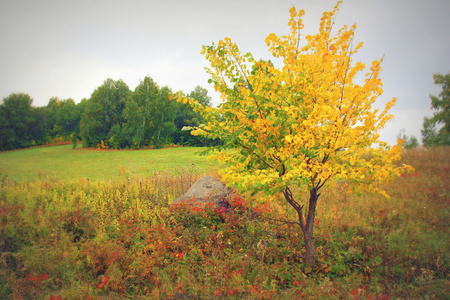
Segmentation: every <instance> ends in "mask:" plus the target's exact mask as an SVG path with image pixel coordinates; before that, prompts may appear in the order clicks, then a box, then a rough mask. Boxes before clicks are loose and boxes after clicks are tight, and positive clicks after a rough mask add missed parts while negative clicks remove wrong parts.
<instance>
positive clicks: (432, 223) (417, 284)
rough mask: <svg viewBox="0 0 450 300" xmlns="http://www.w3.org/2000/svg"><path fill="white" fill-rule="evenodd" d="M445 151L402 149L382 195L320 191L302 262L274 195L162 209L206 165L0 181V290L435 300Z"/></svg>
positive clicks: (48, 295)
mask: <svg viewBox="0 0 450 300" xmlns="http://www.w3.org/2000/svg"><path fill="white" fill-rule="evenodd" d="M135 153H136V152H135ZM449 157H450V156H449V149H448V148H435V149H426V150H424V149H415V150H410V151H407V152H405V153H404V155H403V162H404V163H407V164H410V165H412V166H413V167H415V169H416V172H415V173H413V174H410V175H405V176H402V177H400V178H398V179H397V180H395V181H394V182H393V183H392V184H390V185H389V186H388V187H387V191H388V193H389V194H390V195H391V197H392V198H391V200H387V199H385V198H383V197H380V196H374V195H362V196H360V197H357V196H353V195H351V194H349V193H347V188H346V187H345V185H344V184H336V185H335V186H334V187H333V188H331V189H329V190H327V191H324V192H323V194H322V196H321V199H320V201H321V205H320V207H319V208H318V213H317V220H316V227H315V228H316V232H315V236H316V245H317V251H318V267H317V268H316V269H314V270H312V269H309V268H306V267H305V265H304V262H303V257H304V251H303V249H304V246H303V245H302V244H300V243H299V241H300V240H301V239H299V238H298V236H297V235H298V233H299V230H298V228H296V226H297V225H294V224H291V223H289V222H280V221H279V220H285V221H287V220H295V217H294V216H295V215H294V213H293V212H292V211H290V210H289V208H288V207H287V206H285V205H284V202H283V201H282V199H273V201H264V199H262V198H254V199H250V198H246V197H236V198H235V199H234V201H232V203H231V205H232V207H233V209H232V211H231V212H225V211H221V210H216V209H213V208H205V209H196V208H193V207H191V206H187V207H174V206H171V205H170V204H171V202H172V200H173V199H174V198H175V197H177V196H178V195H180V194H182V193H183V192H184V191H185V190H186V189H187V188H188V187H189V186H190V185H191V184H192V183H193V182H194V181H195V180H196V179H197V178H198V177H200V176H201V175H203V174H204V173H205V171H201V172H192V171H191V172H189V171H187V170H184V171H181V170H180V172H178V173H175V172H166V173H162V172H159V173H154V175H153V176H137V175H135V176H132V177H130V176H128V175H129V174H125V175H124V176H123V177H122V178H120V179H117V180H113V181H101V180H98V181H92V180H90V181H88V180H86V179H82V178H78V179H67V180H59V179H57V178H56V177H54V176H52V177H46V178H44V177H41V178H40V179H38V180H32V181H29V182H24V181H12V180H10V179H6V178H5V177H4V178H3V179H2V181H1V184H0V187H1V190H0V298H2V299H5V298H10V299H65V298H66V299H115V298H132V299H141V298H160V299H270V298H273V299H292V298H301V297H304V298H307V299H311V298H312V299H314V298H316V299H320V298H322V299H324V298H326V299H333V298H335V299H338V298H345V299H388V298H391V297H392V298H403V299H411V298H440V299H443V298H446V297H447V296H448V295H449V294H450V290H449V278H448V273H449V253H448V249H449V242H448V236H449V227H448V224H449V209H448V205H449V199H450V194H449V191H448V187H449V186H450V184H449V179H448V178H449V170H450V158H449ZM212 174H213V175H214V172H212ZM216 176H217V175H216ZM344 203H345V209H344V205H343V204H344Z"/></svg>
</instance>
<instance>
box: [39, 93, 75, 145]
mask: <svg viewBox="0 0 450 300" xmlns="http://www.w3.org/2000/svg"><path fill="white" fill-rule="evenodd" d="M46 110H47V115H48V121H49V130H50V135H51V137H53V138H57V137H62V138H63V139H64V140H70V139H71V137H72V136H73V135H77V136H78V135H79V131H80V121H81V113H82V111H81V110H80V109H79V107H78V106H77V104H76V103H75V101H74V100H73V99H70V98H69V99H66V100H59V99H58V98H57V97H53V98H51V99H50V100H49V102H48V104H47V107H46Z"/></svg>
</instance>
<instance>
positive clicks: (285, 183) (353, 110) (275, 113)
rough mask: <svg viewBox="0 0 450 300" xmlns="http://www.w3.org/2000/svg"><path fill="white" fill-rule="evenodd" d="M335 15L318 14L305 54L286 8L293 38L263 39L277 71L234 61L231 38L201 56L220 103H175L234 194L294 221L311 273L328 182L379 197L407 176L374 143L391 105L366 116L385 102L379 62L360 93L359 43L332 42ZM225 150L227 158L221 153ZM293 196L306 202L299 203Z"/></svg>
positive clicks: (297, 14) (345, 36)
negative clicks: (281, 202)
mask: <svg viewBox="0 0 450 300" xmlns="http://www.w3.org/2000/svg"><path fill="white" fill-rule="evenodd" d="M339 3H340V2H339ZM337 9H338V5H337V6H336V7H335V9H334V10H333V11H332V12H325V13H324V14H323V17H322V19H321V23H320V28H319V33H317V34H315V35H308V36H306V40H307V43H306V45H304V46H303V45H301V44H300V41H301V39H300V37H301V34H300V32H301V29H302V28H303V23H302V19H301V16H302V15H303V14H304V12H303V11H297V10H296V9H295V8H294V7H292V8H291V10H290V14H291V18H290V20H289V23H288V24H289V26H290V28H291V31H292V33H291V34H290V35H287V36H282V37H278V36H276V35H275V34H273V33H272V34H270V35H269V36H268V37H267V38H266V43H267V45H268V46H269V50H270V51H271V52H272V55H273V56H274V57H276V58H277V59H279V60H280V61H281V62H283V63H282V66H281V67H280V68H276V67H274V66H272V65H271V64H270V63H268V62H264V61H262V62H261V61H260V62H257V61H255V60H254V59H253V57H252V55H251V53H247V54H245V55H242V54H241V52H240V51H239V49H238V46H237V45H236V44H235V43H233V42H231V40H230V39H229V38H225V39H224V40H221V41H219V43H218V44H217V45H214V44H213V45H211V46H203V51H202V53H203V54H204V55H205V56H206V58H207V59H208V60H209V62H210V64H211V68H212V69H210V70H209V71H208V72H209V74H210V75H211V79H210V82H213V83H214V88H215V89H216V90H217V91H219V92H220V94H221V98H222V101H223V103H222V104H221V105H220V106H219V107H218V108H211V107H207V106H203V105H200V104H199V103H197V102H196V101H195V100H193V99H179V101H181V102H189V103H191V104H192V106H193V107H194V109H195V110H197V111H201V112H202V114H203V116H204V117H205V123H204V124H203V125H200V126H199V127H198V128H197V129H196V130H195V131H194V132H193V134H200V135H203V136H207V137H211V138H222V139H223V140H224V145H221V146H219V147H215V149H214V150H215V151H214V152H213V157H215V158H216V159H218V160H219V161H221V162H223V163H225V164H227V168H226V169H225V171H224V172H223V179H224V180H225V181H226V182H228V183H229V184H231V185H233V186H235V187H236V188H237V189H239V190H240V191H242V192H244V191H251V192H252V193H257V192H262V193H264V194H266V195H269V196H273V195H275V194H282V195H283V196H284V198H285V200H286V202H287V203H288V204H289V205H290V207H291V208H293V209H294V211H295V212H296V215H297V216H296V218H297V221H296V223H297V224H298V226H299V227H300V229H301V231H302V233H303V241H304V244H305V249H306V258H305V263H306V265H307V266H310V267H313V266H314V265H315V262H316V249H315V245H314V234H313V229H314V221H315V215H316V207H317V204H318V201H319V197H320V192H321V189H322V188H323V187H325V186H326V185H328V184H329V183H330V182H332V181H333V180H336V181H335V182H347V183H353V184H352V186H354V187H355V189H357V188H359V189H360V191H366V192H367V191H376V192H379V193H381V194H383V195H386V193H385V192H384V191H383V190H382V186H381V185H380V184H381V183H384V182H385V181H388V180H390V179H392V178H394V177H396V176H399V175H400V174H401V173H403V172H404V171H405V169H408V167H406V166H404V167H397V165H396V162H397V161H398V160H399V159H400V155H401V141H399V142H398V144H397V145H396V146H394V147H390V146H389V145H388V144H387V143H385V142H383V141H381V140H379V134H378V132H379V131H380V130H381V129H382V128H383V127H384V125H385V124H386V123H387V122H388V121H389V120H390V119H391V117H392V116H391V115H390V114H389V113H388V112H389V109H390V108H391V107H392V106H393V105H394V104H395V98H394V99H392V101H390V102H388V103H387V104H386V107H385V109H384V110H377V109H373V108H372V107H373V103H374V102H375V100H376V98H377V97H378V96H380V95H381V94H382V92H383V90H382V88H381V86H382V83H381V80H380V78H379V74H380V71H381V66H380V64H381V61H373V62H372V64H371V67H370V71H369V72H368V74H367V75H366V78H365V80H364V81H363V82H364V83H363V84H362V85H361V84H360V81H361V80H359V77H358V75H359V74H360V72H361V71H364V69H365V65H364V64H363V63H361V62H357V63H354V62H352V59H351V58H352V55H353V54H354V53H356V52H357V50H358V49H359V48H360V47H361V46H362V43H360V44H358V45H356V46H355V45H354V44H353V36H354V30H355V28H356V25H354V26H352V27H351V28H348V27H346V26H345V27H343V28H342V29H340V30H339V31H338V32H337V33H336V34H335V33H334V32H332V27H333V26H332V25H333V22H334V16H335V14H336V12H337ZM250 70H252V71H253V72H252V71H250ZM366 73H367V72H366ZM227 148H231V149H234V151H222V150H225V149H227ZM294 186H295V187H297V189H296V190H297V191H299V193H302V192H303V193H305V194H306V195H308V200H307V202H306V203H302V201H301V199H302V198H303V197H301V195H300V197H299V195H298V194H296V193H295V194H294V192H293V190H292V188H293V187H294ZM386 196H387V195H386Z"/></svg>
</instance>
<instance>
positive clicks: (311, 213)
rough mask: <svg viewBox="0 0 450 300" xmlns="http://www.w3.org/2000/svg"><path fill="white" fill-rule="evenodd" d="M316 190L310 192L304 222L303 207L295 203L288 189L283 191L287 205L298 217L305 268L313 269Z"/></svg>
mask: <svg viewBox="0 0 450 300" xmlns="http://www.w3.org/2000/svg"><path fill="white" fill-rule="evenodd" d="M317 191H318V189H316V188H314V189H312V190H311V191H310V198H309V205H308V214H307V215H306V220H305V218H304V217H303V205H300V204H299V203H298V202H297V201H295V199H294V197H293V195H292V193H291V191H290V189H289V188H286V190H285V191H284V197H285V198H286V200H287V201H288V203H289V204H291V206H292V207H293V208H294V209H295V211H296V212H297V215H298V220H299V224H300V228H301V229H302V232H303V241H304V242H305V250H306V266H307V267H311V268H314V267H315V265H316V247H315V245H314V230H313V229H314V220H315V217H316V205H317V200H318V198H319V194H318V193H317Z"/></svg>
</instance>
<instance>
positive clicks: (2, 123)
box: [0, 93, 38, 150]
mask: <svg viewBox="0 0 450 300" xmlns="http://www.w3.org/2000/svg"><path fill="white" fill-rule="evenodd" d="M32 103H33V99H32V98H31V97H30V96H29V95H28V94H23V93H15V94H11V95H9V96H8V97H6V98H4V99H3V103H2V104H1V105H0V149H1V150H10V149H17V148H24V147H29V146H32V145H33V142H32V141H33V138H37V137H38V136H33V134H32V128H33V126H34V125H35V121H36V119H35V115H34V111H33V107H32V106H31V104H32Z"/></svg>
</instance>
